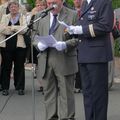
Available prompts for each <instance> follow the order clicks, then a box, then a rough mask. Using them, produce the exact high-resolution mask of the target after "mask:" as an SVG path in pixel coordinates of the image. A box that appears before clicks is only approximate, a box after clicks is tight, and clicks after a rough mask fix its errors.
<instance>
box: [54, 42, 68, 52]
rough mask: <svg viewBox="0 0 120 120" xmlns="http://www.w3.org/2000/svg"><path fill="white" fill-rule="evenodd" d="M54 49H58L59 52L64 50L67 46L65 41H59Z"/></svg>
mask: <svg viewBox="0 0 120 120" xmlns="http://www.w3.org/2000/svg"><path fill="white" fill-rule="evenodd" d="M53 47H54V48H56V49H57V50H58V51H62V50H64V49H65V48H66V47H67V46H66V43H65V42H63V41H58V42H57V43H55V44H54V45H53Z"/></svg>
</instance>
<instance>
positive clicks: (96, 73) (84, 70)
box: [80, 63, 108, 120]
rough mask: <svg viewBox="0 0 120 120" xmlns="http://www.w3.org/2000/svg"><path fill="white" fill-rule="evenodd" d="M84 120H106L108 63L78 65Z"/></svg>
mask: <svg viewBox="0 0 120 120" xmlns="http://www.w3.org/2000/svg"><path fill="white" fill-rule="evenodd" d="M80 72H81V79H82V89H83V96H84V107H85V117H86V120H107V107H108V63H91V64H90V63H86V64H85V63H82V64H81V65H80Z"/></svg>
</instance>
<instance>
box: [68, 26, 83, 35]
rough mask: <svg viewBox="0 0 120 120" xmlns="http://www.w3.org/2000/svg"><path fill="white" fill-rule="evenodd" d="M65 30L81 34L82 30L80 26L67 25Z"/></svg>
mask: <svg viewBox="0 0 120 120" xmlns="http://www.w3.org/2000/svg"><path fill="white" fill-rule="evenodd" d="M67 31H68V33H69V34H79V35H81V34H83V30H82V26H81V25H80V26H73V25H71V26H69V28H67Z"/></svg>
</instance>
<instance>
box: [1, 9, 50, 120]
mask: <svg viewBox="0 0 120 120" xmlns="http://www.w3.org/2000/svg"><path fill="white" fill-rule="evenodd" d="M48 12H49V11H43V12H41V13H40V17H39V18H37V19H36V20H34V21H31V22H30V23H29V24H28V25H26V26H24V27H23V28H22V29H20V30H19V31H17V32H16V33H14V34H12V35H11V36H9V37H8V38H6V39H4V40H3V41H1V42H0V44H2V43H4V42H6V41H7V40H9V39H10V38H12V37H14V36H15V35H17V34H18V33H20V32H21V31H23V30H24V29H26V28H29V29H28V31H29V30H30V32H32V31H33V29H32V28H33V27H32V26H33V24H34V23H36V22H37V21H39V20H41V19H42V18H44V17H45V16H46V15H47V14H48ZM31 61H32V67H31V73H32V74H31V80H32V115H33V120H35V83H34V65H33V45H32V41H31Z"/></svg>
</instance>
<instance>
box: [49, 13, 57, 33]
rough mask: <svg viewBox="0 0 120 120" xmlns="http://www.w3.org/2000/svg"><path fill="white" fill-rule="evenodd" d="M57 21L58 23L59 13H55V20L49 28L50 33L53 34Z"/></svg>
mask: <svg viewBox="0 0 120 120" xmlns="http://www.w3.org/2000/svg"><path fill="white" fill-rule="evenodd" d="M56 23H57V15H53V22H52V25H51V28H50V30H49V34H52V33H53V32H54V31H55V26H56Z"/></svg>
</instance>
